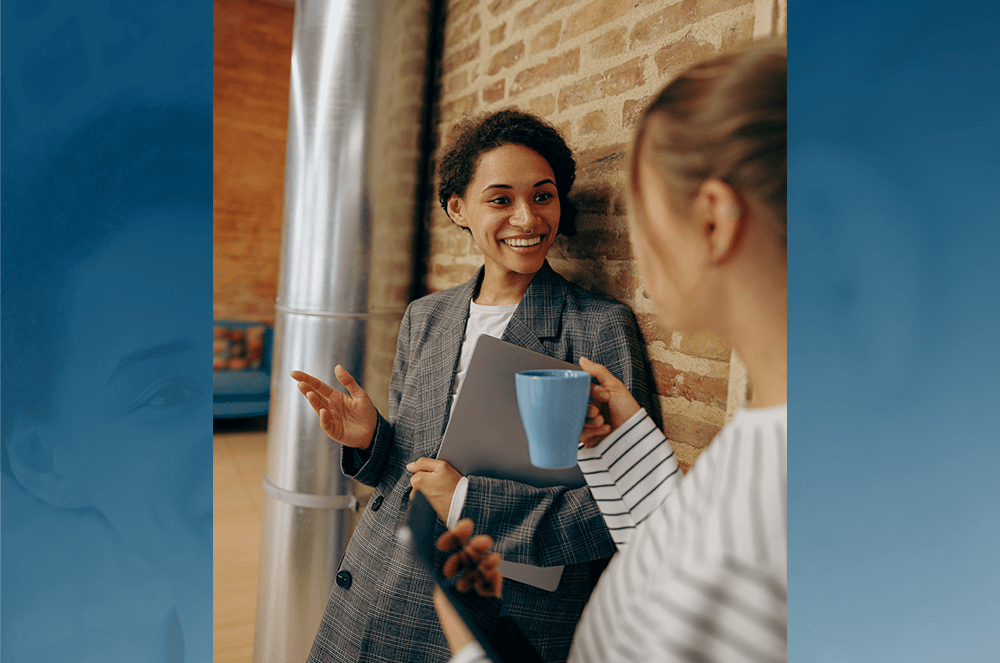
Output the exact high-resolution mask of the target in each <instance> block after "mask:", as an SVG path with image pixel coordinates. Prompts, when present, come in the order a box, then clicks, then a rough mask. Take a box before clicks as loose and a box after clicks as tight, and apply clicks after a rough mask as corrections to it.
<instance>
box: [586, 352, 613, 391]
mask: <svg viewBox="0 0 1000 663" xmlns="http://www.w3.org/2000/svg"><path fill="white" fill-rule="evenodd" d="M580 368H582V369H583V370H585V371H587V372H588V373H590V374H591V375H593V376H594V377H595V378H597V381H598V382H600V383H601V386H602V387H604V388H605V389H610V388H611V387H613V386H615V384H617V383H619V382H620V380H619V379H618V378H616V377H615V376H614V375H612V374H611V371H609V370H608V369H606V368H605V367H604V366H602V365H601V364H598V363H597V362H594V361H590V360H589V359H587V358H586V357H580Z"/></svg>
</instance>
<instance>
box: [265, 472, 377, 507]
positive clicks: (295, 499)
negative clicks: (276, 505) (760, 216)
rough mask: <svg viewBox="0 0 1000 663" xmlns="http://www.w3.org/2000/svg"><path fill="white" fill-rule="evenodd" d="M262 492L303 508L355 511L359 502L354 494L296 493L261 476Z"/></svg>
mask: <svg viewBox="0 0 1000 663" xmlns="http://www.w3.org/2000/svg"><path fill="white" fill-rule="evenodd" d="M263 484H264V492H265V493H267V494H268V495H270V496H271V497H273V498H274V499H276V500H278V501H280V502H285V503H286V504H291V505H292V506H299V507H302V508H305V509H347V510H348V511H357V510H358V508H359V507H360V505H361V504H360V502H358V499H357V498H356V497H354V495H310V494H309V493H297V492H293V491H291V490H285V489H284V488H279V487H278V486H275V485H274V484H273V483H271V482H270V481H268V480H267V477H264V478H263Z"/></svg>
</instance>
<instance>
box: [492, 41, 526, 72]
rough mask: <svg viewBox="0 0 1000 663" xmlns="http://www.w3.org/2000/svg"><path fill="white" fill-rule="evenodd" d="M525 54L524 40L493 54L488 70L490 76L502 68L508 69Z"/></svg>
mask: <svg viewBox="0 0 1000 663" xmlns="http://www.w3.org/2000/svg"><path fill="white" fill-rule="evenodd" d="M523 55H524V42H523V41H519V42H517V43H516V44H512V45H510V46H508V47H507V48H505V49H503V50H502V51H500V52H499V53H496V54H494V55H493V59H492V60H491V61H490V68H489V69H488V70H487V71H486V74H487V75H488V76H493V75H494V74H496V73H498V72H499V71H500V70H501V69H506V68H507V67H511V66H513V65H515V64H516V63H517V61H518V60H520V59H521V57H522V56H523Z"/></svg>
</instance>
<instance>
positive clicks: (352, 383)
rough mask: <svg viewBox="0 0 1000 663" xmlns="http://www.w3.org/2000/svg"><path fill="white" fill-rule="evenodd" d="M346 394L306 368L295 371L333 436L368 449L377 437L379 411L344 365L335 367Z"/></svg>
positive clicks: (322, 421) (320, 420)
mask: <svg viewBox="0 0 1000 663" xmlns="http://www.w3.org/2000/svg"><path fill="white" fill-rule="evenodd" d="M333 372H334V374H335V375H336V376H337V380H339V381H340V384H342V385H344V387H345V388H346V389H347V391H348V393H347V394H344V393H342V392H340V391H337V390H336V389H334V388H333V387H331V386H330V385H328V384H326V383H325V382H323V381H322V380H320V379H319V378H314V377H313V376H311V375H309V374H308V373H303V372H302V371H292V374H291V375H292V379H293V380H296V381H297V382H298V383H299V385H298V386H299V391H301V392H302V395H303V396H305V397H306V399H308V401H309V405H311V406H312V409H313V410H315V411H316V414H318V415H319V425H320V427H322V429H323V431H324V432H325V433H326V434H327V435H329V436H330V439H332V440H334V441H336V442H339V443H341V444H343V445H344V446H345V447H352V448H355V449H367V448H368V447H369V446H371V443H372V438H373V437H374V436H375V426H376V424H377V423H378V411H377V410H376V409H375V405H374V403H372V399H371V398H369V397H368V393H367V392H366V391H365V390H364V389H362V388H361V385H359V384H358V382H357V380H355V379H354V378H353V377H351V374H350V373H348V372H347V369H345V368H344V367H343V366H341V365H340V364H337V367H336V368H334V369H333Z"/></svg>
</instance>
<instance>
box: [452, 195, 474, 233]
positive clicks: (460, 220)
mask: <svg viewBox="0 0 1000 663" xmlns="http://www.w3.org/2000/svg"><path fill="white" fill-rule="evenodd" d="M464 212H465V201H463V200H462V199H461V198H459V197H458V196H457V195H456V194H454V193H453V194H451V198H449V199H448V216H450V217H451V220H452V221H454V222H455V223H457V224H458V225H460V226H462V227H463V228H468V227H469V222H468V221H466V220H465V214H464Z"/></svg>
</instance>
